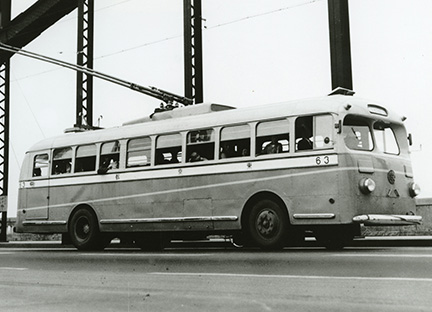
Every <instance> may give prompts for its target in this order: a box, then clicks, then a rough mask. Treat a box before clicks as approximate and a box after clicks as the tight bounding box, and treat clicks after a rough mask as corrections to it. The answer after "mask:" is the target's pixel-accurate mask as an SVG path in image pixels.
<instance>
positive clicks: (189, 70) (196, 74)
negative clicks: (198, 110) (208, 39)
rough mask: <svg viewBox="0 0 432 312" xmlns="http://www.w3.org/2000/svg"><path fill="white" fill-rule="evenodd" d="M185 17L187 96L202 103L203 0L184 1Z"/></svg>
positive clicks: (185, 78) (195, 101) (185, 79)
mask: <svg viewBox="0 0 432 312" xmlns="http://www.w3.org/2000/svg"><path fill="white" fill-rule="evenodd" d="M183 11H184V15H183V19H184V84H185V97H187V98H190V99H192V100H193V101H194V103H202V102H203V101H204V95H203V63H202V28H201V26H202V18H201V0H184V1H183Z"/></svg>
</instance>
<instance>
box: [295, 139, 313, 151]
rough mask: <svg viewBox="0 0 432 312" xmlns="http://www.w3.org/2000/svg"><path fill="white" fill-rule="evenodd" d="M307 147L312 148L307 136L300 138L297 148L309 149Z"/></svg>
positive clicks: (301, 149) (300, 149)
mask: <svg viewBox="0 0 432 312" xmlns="http://www.w3.org/2000/svg"><path fill="white" fill-rule="evenodd" d="M309 149H312V142H311V140H310V139H309V138H302V139H301V140H300V141H299V142H298V143H297V150H299V151H304V150H309Z"/></svg>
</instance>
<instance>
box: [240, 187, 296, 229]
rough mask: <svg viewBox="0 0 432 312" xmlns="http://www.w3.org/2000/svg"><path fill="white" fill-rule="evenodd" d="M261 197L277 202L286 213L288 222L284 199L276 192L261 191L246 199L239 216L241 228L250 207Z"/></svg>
mask: <svg viewBox="0 0 432 312" xmlns="http://www.w3.org/2000/svg"><path fill="white" fill-rule="evenodd" d="M263 199H270V200H273V201H274V202H276V203H278V204H279V205H280V206H281V207H282V208H283V210H284V211H285V213H286V216H287V219H288V222H289V223H291V222H290V218H289V211H288V207H287V205H286V203H285V202H284V200H283V199H282V198H281V197H280V196H279V195H277V194H275V193H273V192H270V191H261V192H258V193H255V194H253V195H252V196H251V197H249V199H248V200H247V201H246V203H245V204H244V206H243V210H242V213H241V216H240V223H241V227H242V229H244V228H245V227H246V224H245V222H247V221H246V220H247V216H248V214H249V213H250V211H251V209H252V207H253V206H254V205H255V204H256V203H257V202H259V201H260V200H263Z"/></svg>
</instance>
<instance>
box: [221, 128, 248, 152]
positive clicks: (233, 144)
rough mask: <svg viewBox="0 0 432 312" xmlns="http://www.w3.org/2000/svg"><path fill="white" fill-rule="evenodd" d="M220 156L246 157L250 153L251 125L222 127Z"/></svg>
mask: <svg viewBox="0 0 432 312" xmlns="http://www.w3.org/2000/svg"><path fill="white" fill-rule="evenodd" d="M220 146H221V150H220V158H233V157H245V156H249V155H250V128H249V125H241V126H232V127H225V128H222V131H221V142H220Z"/></svg>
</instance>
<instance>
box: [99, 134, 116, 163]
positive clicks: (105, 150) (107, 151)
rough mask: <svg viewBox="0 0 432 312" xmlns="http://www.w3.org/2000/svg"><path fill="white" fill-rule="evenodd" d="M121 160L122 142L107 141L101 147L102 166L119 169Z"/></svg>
mask: <svg viewBox="0 0 432 312" xmlns="http://www.w3.org/2000/svg"><path fill="white" fill-rule="evenodd" d="M119 160H120V142H119V141H113V142H106V143H103V144H102V147H101V159H100V165H99V167H100V168H104V169H118V168H119Z"/></svg>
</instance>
